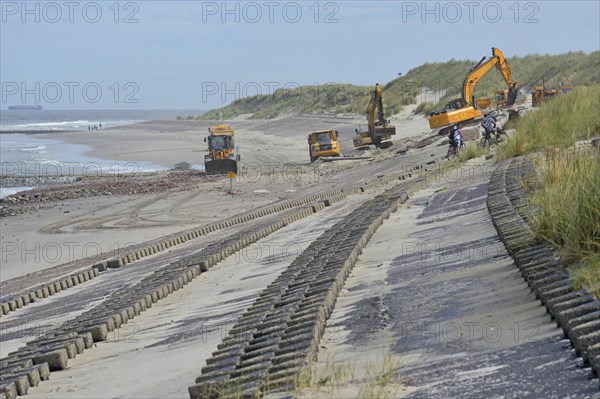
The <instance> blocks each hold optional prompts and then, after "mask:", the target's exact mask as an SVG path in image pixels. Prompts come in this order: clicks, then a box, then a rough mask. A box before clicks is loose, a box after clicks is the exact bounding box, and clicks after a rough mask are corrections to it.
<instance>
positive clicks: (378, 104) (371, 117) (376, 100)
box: [367, 83, 383, 135]
mask: <svg viewBox="0 0 600 399" xmlns="http://www.w3.org/2000/svg"><path fill="white" fill-rule="evenodd" d="M377 110H379V115H378V117H379V121H380V122H381V121H382V120H383V99H382V98H381V86H380V85H379V83H377V84H376V85H375V91H374V92H373V95H372V96H371V101H370V102H369V108H368V109H367V121H368V124H369V132H370V133H371V134H372V135H374V134H373V133H374V132H375V111H377Z"/></svg>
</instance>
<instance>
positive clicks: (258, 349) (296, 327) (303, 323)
mask: <svg viewBox="0 0 600 399" xmlns="http://www.w3.org/2000/svg"><path fill="white" fill-rule="evenodd" d="M406 198H407V197H406V195H402V194H399V195H396V196H391V197H388V196H379V197H377V198H375V199H374V200H371V201H368V203H367V204H365V205H364V206H363V207H361V208H360V210H359V211H357V212H353V213H352V214H350V215H348V216H347V217H346V218H345V219H344V220H343V221H341V222H339V223H338V224H336V225H335V226H333V227H332V228H330V229H328V231H327V232H325V233H324V234H323V235H322V236H321V237H319V238H318V239H317V240H315V241H314V242H313V243H311V245H310V246H309V247H308V248H307V249H306V250H305V251H304V252H303V253H302V254H301V255H300V256H299V257H298V258H297V259H296V260H295V261H294V262H292V264H291V265H290V267H288V268H287V269H286V271H284V272H283V273H282V274H281V275H280V276H279V277H278V278H277V279H276V280H275V281H274V282H273V283H271V284H270V285H269V286H268V287H267V288H266V289H265V290H264V291H263V293H261V295H260V296H259V298H258V299H257V301H255V303H254V304H253V305H252V306H251V307H250V308H249V309H248V310H247V312H246V313H245V314H244V316H242V318H241V319H240V320H238V322H237V323H236V324H235V325H234V327H233V328H232V329H231V330H230V334H229V336H228V337H226V338H225V339H224V341H223V343H222V344H220V345H219V347H218V351H216V352H215V353H213V357H212V358H210V359H208V361H207V366H206V367H205V368H203V370H202V375H201V376H200V377H198V378H197V379H196V385H194V386H192V387H190V388H189V392H190V396H191V397H192V398H207V397H213V396H228V395H237V394H242V395H243V396H246V397H255V396H261V395H262V394H263V393H264V392H266V391H269V390H279V389H282V388H284V387H286V386H287V385H289V383H290V381H291V380H293V377H294V376H295V375H297V373H298V372H299V369H300V368H302V367H303V366H304V365H305V364H307V362H309V361H310V360H313V359H314V358H315V356H316V354H317V347H318V342H319V341H320V338H321V336H322V334H323V331H324V328H325V324H326V321H327V319H328V318H329V315H330V313H331V311H332V310H333V306H334V304H335V300H336V298H337V296H338V294H339V291H340V290H341V288H342V287H343V284H344V282H345V279H346V277H347V276H348V275H349V273H350V271H351V269H352V267H353V266H354V264H355V262H356V260H357V259H358V256H359V255H360V253H361V251H362V249H363V248H364V246H366V245H367V243H368V242H369V240H370V238H371V236H372V234H373V233H374V232H375V230H376V229H377V228H378V227H379V226H380V225H381V223H382V222H383V220H384V219H385V218H387V217H389V215H390V213H391V212H393V211H394V210H395V209H396V207H397V205H398V203H399V202H400V201H405V200H406ZM386 201H387V202H386ZM382 202H383V203H385V206H383V209H382V207H381V206H379V207H373V206H370V205H369V204H372V203H382ZM307 276H308V277H307ZM283 310H285V311H283Z"/></svg>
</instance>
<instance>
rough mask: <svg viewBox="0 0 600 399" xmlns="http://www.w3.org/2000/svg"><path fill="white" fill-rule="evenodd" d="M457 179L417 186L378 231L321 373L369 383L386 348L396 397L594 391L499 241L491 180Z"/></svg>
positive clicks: (340, 312) (345, 296) (351, 285)
mask: <svg viewBox="0 0 600 399" xmlns="http://www.w3.org/2000/svg"><path fill="white" fill-rule="evenodd" d="M492 169H493V168H485V167H484V165H482V166H481V167H477V169H476V170H477V171H491V170H492ZM463 175H464V176H467V175H468V176H469V178H463V179H460V182H459V183H451V182H449V181H447V180H446V181H444V180H442V181H438V182H436V183H434V184H433V185H432V186H430V187H429V188H427V189H425V190H422V191H420V192H419V193H418V194H417V195H415V196H414V197H413V198H412V199H411V200H410V201H409V203H408V205H407V206H406V207H404V208H403V209H399V210H398V211H397V212H396V213H395V214H393V215H392V216H391V217H390V219H389V220H387V221H386V222H385V223H384V224H383V226H382V227H381V228H380V229H379V230H378V231H377V232H376V233H375V235H374V236H373V238H372V240H371V242H370V244H369V245H368V246H367V247H366V249H365V251H364V252H363V255H362V256H361V257H360V259H359V262H358V263H357V265H356V266H355V268H354V270H353V273H352V275H351V276H350V277H349V278H348V280H347V282H346V285H345V289H344V291H343V293H342V295H340V297H339V298H338V302H337V304H336V307H335V309H334V311H333V313H332V316H331V319H330V320H329V322H328V326H327V328H326V331H325V334H324V337H325V339H324V340H323V341H322V342H321V351H320V353H319V364H318V365H317V378H321V379H323V378H328V377H330V373H331V372H330V371H328V370H331V369H332V367H331V363H334V364H337V365H338V366H339V365H349V366H350V368H354V369H356V370H357V377H358V379H359V380H360V379H366V378H367V377H366V376H367V374H368V370H366V367H365V361H366V360H367V359H369V361H370V362H371V364H375V363H374V362H377V361H379V362H380V363H381V361H382V359H384V356H388V357H389V358H391V359H392V363H394V364H397V365H398V366H399V367H398V370H397V371H398V376H399V377H400V379H401V380H402V386H400V387H397V388H396V389H395V391H393V392H392V393H391V395H392V396H393V397H401V396H406V397H410V398H459V397H460V398H484V397H498V398H499V397H507V398H564V397H571V398H575V397H576V398H597V397H600V393H599V392H598V386H597V380H592V379H590V378H589V375H590V371H589V368H582V367H580V366H581V364H580V360H578V359H577V358H576V357H575V355H574V351H573V350H572V349H571V348H570V346H569V343H568V341H567V340H564V339H563V336H562V331H561V330H559V329H558V328H556V325H555V323H553V322H552V321H551V320H550V317H549V316H548V315H547V314H546V312H545V309H544V307H543V306H540V303H539V301H537V300H535V297H534V294H533V293H531V291H530V290H529V288H528V286H527V284H526V283H524V281H523V279H522V277H521V275H520V274H519V272H518V269H517V268H516V267H515V266H514V264H513V262H512V260H511V258H510V257H509V256H508V254H507V253H506V251H505V249H504V246H503V245H502V243H501V242H500V240H499V238H497V234H496V231H495V229H494V227H493V225H492V222H491V219H490V216H489V214H488V211H487V209H486V202H485V201H486V197H487V187H488V183H487V182H488V180H489V176H488V175H487V173H485V172H484V173H468V174H463ZM446 187H448V188H447V189H444V188H446ZM356 385H360V384H351V385H350V386H346V387H341V388H339V390H338V392H337V393H335V394H334V397H337V396H340V397H346V396H348V397H349V396H353V395H355V394H356V393H357V392H358V390H359V388H358V387H357V386H356ZM328 394H329V393H327V394H324V395H325V396H326V395H328ZM311 395H312V393H311ZM336 395H337V396H336ZM317 396H319V395H317Z"/></svg>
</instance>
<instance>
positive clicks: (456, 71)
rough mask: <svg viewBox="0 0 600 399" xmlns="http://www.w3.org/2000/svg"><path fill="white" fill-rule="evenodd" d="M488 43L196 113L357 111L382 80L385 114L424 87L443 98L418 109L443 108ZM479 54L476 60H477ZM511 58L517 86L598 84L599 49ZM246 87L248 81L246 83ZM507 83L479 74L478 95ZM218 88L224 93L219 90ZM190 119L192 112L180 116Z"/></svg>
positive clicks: (265, 92) (488, 94) (291, 87)
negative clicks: (359, 81) (401, 68)
mask: <svg viewBox="0 0 600 399" xmlns="http://www.w3.org/2000/svg"><path fill="white" fill-rule="evenodd" d="M490 54H491V51H490V49H481V50H479V54H477V53H474V54H473V59H472V60H455V59H452V60H450V61H447V62H435V63H426V64H423V65H420V66H417V67H415V68H412V69H410V70H409V71H407V72H406V73H405V74H403V76H400V77H398V78H396V79H393V80H391V81H389V82H388V83H385V84H384V79H381V78H375V77H374V78H373V79H374V80H373V83H372V84H370V85H368V86H356V85H351V84H337V83H320V84H317V85H307V86H301V87H298V86H297V85H295V84H293V85H291V84H290V85H288V87H289V88H282V86H285V84H284V83H280V86H279V88H278V89H277V90H276V91H275V92H274V93H270V92H268V90H267V89H268V88H267V87H261V89H262V93H263V94H259V95H255V96H248V97H243V98H242V97H241V96H242V95H244V94H245V92H251V93H254V92H253V91H251V90H240V93H238V94H239V95H240V98H237V99H236V100H235V101H233V102H232V103H230V104H228V105H226V106H224V107H222V108H219V109H215V110H212V111H209V112H208V113H206V114H204V115H202V116H198V117H192V118H195V119H230V118H233V117H236V116H238V115H241V114H252V115H253V116H252V117H253V118H255V119H262V118H267V119H269V118H275V117H277V116H280V115H285V114H299V113H300V114H301V113H337V114H341V113H353V114H359V115H360V114H363V113H364V112H365V110H366V108H367V105H368V103H369V99H370V98H371V91H372V90H373V88H374V86H375V83H376V82H377V81H379V83H381V84H382V85H384V86H383V105H384V110H385V115H386V117H389V116H391V115H392V114H395V113H397V112H399V111H400V110H401V109H402V106H403V105H407V104H415V103H417V102H418V101H417V99H418V98H417V96H419V95H420V93H421V90H422V89H423V88H428V89H430V90H432V91H434V92H438V93H441V94H440V95H441V96H442V97H441V98H440V97H439V96H438V97H436V98H427V99H424V98H421V99H420V100H427V102H428V104H427V105H423V106H421V107H420V108H418V110H417V113H424V114H428V113H429V112H430V111H432V110H435V109H439V108H442V107H443V106H444V105H445V104H446V102H448V101H449V100H451V99H453V98H456V97H460V94H461V87H462V83H463V80H464V78H465V74H466V73H467V72H468V71H469V69H470V68H472V67H473V66H474V65H475V64H476V63H477V61H478V60H479V58H480V57H481V56H483V55H487V56H489V55H490ZM475 58H476V59H477V60H475ZM508 63H509V65H510V68H511V70H512V72H513V75H514V77H515V79H516V80H517V81H518V82H519V87H524V86H526V85H535V84H542V81H545V83H546V86H547V87H556V86H558V85H559V84H561V83H563V84H566V83H569V84H573V85H575V86H585V85H594V84H600V75H598V69H599V68H600V51H595V52H592V53H590V54H586V53H583V52H569V53H565V54H560V55H539V54H533V55H528V56H525V57H511V58H509V59H508ZM242 87H244V86H243V85H242ZM504 88H506V84H505V83H504V81H503V80H502V77H501V76H500V74H499V73H497V72H496V71H494V70H492V71H490V72H489V73H488V74H486V75H485V77H484V78H483V79H481V81H480V83H479V84H478V85H477V86H476V88H475V97H477V98H480V97H491V98H493V96H494V93H495V91H496V90H498V89H504ZM219 94H220V93H219ZM182 118H183V119H189V118H190V117H187V118H186V117H182Z"/></svg>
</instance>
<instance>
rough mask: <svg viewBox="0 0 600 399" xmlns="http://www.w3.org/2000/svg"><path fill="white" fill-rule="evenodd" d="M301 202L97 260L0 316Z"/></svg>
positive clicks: (4, 308)
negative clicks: (113, 269)
mask: <svg viewBox="0 0 600 399" xmlns="http://www.w3.org/2000/svg"><path fill="white" fill-rule="evenodd" d="M337 191H339V190H336V192H337ZM328 194H329V193H328ZM311 198H312V197H311ZM304 202H307V201H305V200H302V201H294V202H293V203H286V204H283V205H278V206H274V207H271V208H268V209H265V210H261V211H257V212H253V213H251V214H249V215H246V216H241V217H236V218H234V219H232V220H228V221H224V222H220V223H213V224H210V225H208V226H206V227H202V228H198V229H195V230H191V231H188V232H185V233H183V234H180V235H178V236H175V237H171V238H169V239H166V240H162V241H160V242H157V243H153V244H151V245H148V246H146V247H144V248H142V249H140V250H138V251H137V252H134V253H131V254H128V255H126V256H123V257H121V258H114V259H110V260H108V261H103V262H98V263H96V264H94V265H93V266H92V268H91V270H85V271H83V272H81V273H79V274H77V275H74V276H69V277H67V278H64V279H61V280H57V281H54V282H51V283H48V284H45V285H43V286H42V287H40V288H39V289H37V290H35V291H32V292H27V293H23V294H19V295H18V296H16V297H15V298H14V299H9V300H7V301H5V302H3V303H0V317H1V316H3V315H6V314H8V313H9V312H13V311H15V310H17V309H20V308H21V307H23V306H26V305H28V304H29V303H32V302H37V301H39V300H41V299H44V298H46V297H48V296H50V295H53V294H54V293H56V292H60V291H62V290H64V289H67V288H70V287H72V286H74V285H78V284H80V283H82V282H84V281H88V280H89V279H91V278H93V277H95V276H97V275H98V273H101V272H104V271H106V270H107V269H111V268H120V267H122V266H124V265H127V264H129V263H132V262H135V261H137V260H140V259H142V258H144V257H147V256H150V255H154V254H157V253H160V252H163V251H165V250H167V249H169V248H171V247H173V246H175V245H179V244H182V243H185V242H187V241H189V240H192V239H194V238H197V237H199V236H201V235H207V234H210V233H211V232H214V231H217V230H220V229H223V228H226V227H230V226H233V225H235V224H239V223H246V222H249V221H251V220H254V219H256V218H259V217H262V216H266V215H269V214H272V213H274V212H279V211H283V210H285V209H288V208H292V207H297V206H300V205H301V204H302V203H304ZM321 209H322V207H320V206H318V205H316V206H314V209H313V211H314V212H316V211H318V210H321Z"/></svg>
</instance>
